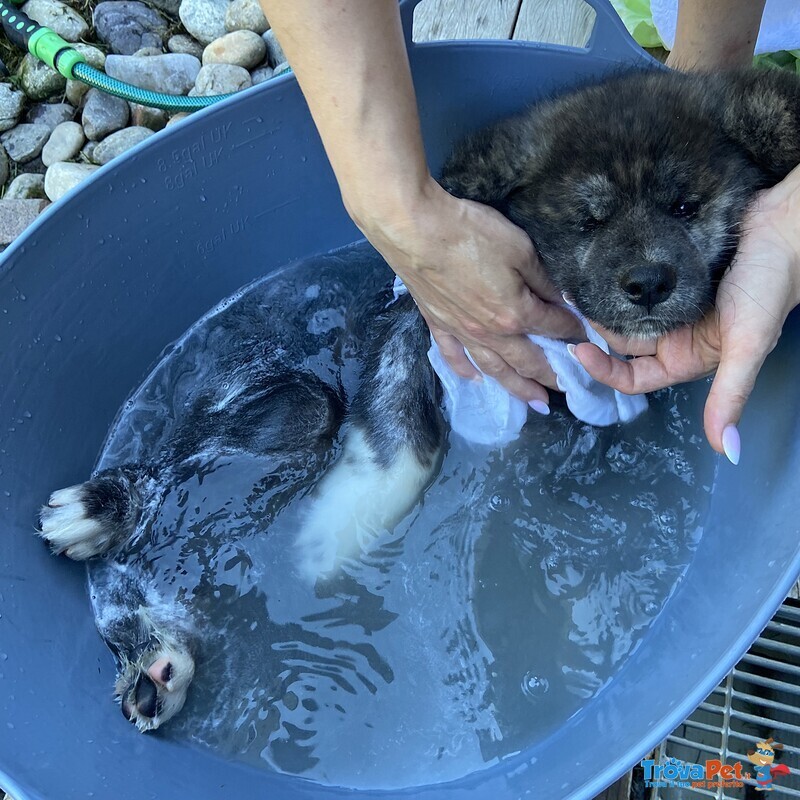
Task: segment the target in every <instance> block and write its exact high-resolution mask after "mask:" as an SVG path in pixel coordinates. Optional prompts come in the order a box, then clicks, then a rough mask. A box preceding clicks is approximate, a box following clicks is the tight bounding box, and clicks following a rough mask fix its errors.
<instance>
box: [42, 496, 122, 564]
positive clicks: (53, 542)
mask: <svg viewBox="0 0 800 800" xmlns="http://www.w3.org/2000/svg"><path fill="white" fill-rule="evenodd" d="M83 493H84V489H83V484H78V485H77V486H70V487H69V488H67V489H59V490H58V491H57V492H53V494H52V495H50V500H49V501H48V503H47V505H46V506H44V507H43V508H42V510H41V512H40V514H39V523H40V528H41V530H39V531H38V534H39V535H40V536H41V537H42V538H43V539H44V540H45V541H46V542H47V543H48V544H49V545H50V547H51V548H52V549H53V552H54V553H56V554H60V553H64V554H65V555H67V556H69V557H70V558H74V559H75V560H77V561H81V560H83V559H87V558H91V557H92V556H96V555H98V554H99V553H102V552H103V551H104V550H105V549H106V546H107V544H108V537H107V536H106V535H104V533H103V525H102V524H101V523H100V522H99V521H98V520H96V519H92V518H91V517H89V516H88V512H87V509H86V505H85V503H84V501H83Z"/></svg>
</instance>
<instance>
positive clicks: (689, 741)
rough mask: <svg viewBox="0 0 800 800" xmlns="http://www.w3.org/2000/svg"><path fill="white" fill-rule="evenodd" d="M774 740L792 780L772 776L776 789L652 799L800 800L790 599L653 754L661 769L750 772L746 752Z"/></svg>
mask: <svg viewBox="0 0 800 800" xmlns="http://www.w3.org/2000/svg"><path fill="white" fill-rule="evenodd" d="M768 737H772V738H773V739H774V740H775V741H776V742H780V743H781V744H782V745H783V750H782V751H776V757H775V763H776V764H779V763H780V764H785V765H786V766H787V767H788V768H789V769H790V770H791V774H790V775H782V776H780V777H777V778H775V781H774V783H773V791H771V792H769V793H766V792H763V791H757V790H756V788H755V787H756V783H755V781H754V780H752V779H751V780H745V781H744V783H745V786H744V787H741V788H722V787H719V788H716V789H714V790H710V789H701V788H679V787H669V788H653V789H652V790H651V795H650V798H651V800H695V799H696V798H698V797H711V798H715V800H754V799H755V798H759V797H768V798H770V800H785V798H800V604H798V603H797V602H796V601H794V600H787V601H786V602H785V603H784V604H783V605H782V606H781V608H780V610H779V611H778V613H777V614H776V615H775V616H774V617H773V618H772V621H771V622H770V623H769V624H768V625H767V627H766V628H765V629H764V631H763V632H762V634H761V636H759V638H758V639H757V640H756V642H755V644H754V645H753V646H752V647H751V648H750V650H749V651H748V653H747V655H745V656H744V657H743V658H742V660H741V661H740V662H739V663H738V664H737V665H736V667H735V668H734V669H733V671H732V672H731V673H730V674H729V675H728V676H727V677H726V678H725V680H724V681H723V682H722V683H721V684H720V685H719V686H717V688H716V689H714V691H713V692H712V693H711V694H710V695H709V696H708V697H707V698H706V700H705V702H703V703H702V704H701V705H700V707H699V708H698V709H697V710H696V711H695V712H694V713H693V714H692V715H691V716H690V717H689V718H688V719H687V720H686V721H685V722H684V723H683V724H682V725H681V726H680V727H678V728H677V729H676V730H674V731H673V732H672V734H671V735H670V736H669V737H668V738H667V740H666V741H665V742H663V743H662V744H661V745H660V746H659V747H658V748H657V750H656V752H655V761H656V763H658V764H663V763H666V762H667V760H668V759H671V758H672V759H676V760H677V761H678V762H679V763H684V764H687V763H688V764H696V763H704V762H705V761H706V759H714V758H718V759H720V760H722V761H723V762H725V763H727V764H731V765H734V764H735V763H736V762H737V761H740V762H741V763H742V765H743V766H744V768H745V769H746V768H747V767H748V766H749V765H750V762H749V761H748V759H747V755H746V753H747V751H748V750H752V749H754V748H755V746H756V742H757V741H759V740H764V739H766V738H768Z"/></svg>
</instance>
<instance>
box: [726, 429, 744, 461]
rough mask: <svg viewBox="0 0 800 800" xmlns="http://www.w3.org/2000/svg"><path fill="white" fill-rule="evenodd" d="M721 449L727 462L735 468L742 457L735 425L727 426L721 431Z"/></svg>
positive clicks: (737, 430)
mask: <svg viewBox="0 0 800 800" xmlns="http://www.w3.org/2000/svg"><path fill="white" fill-rule="evenodd" d="M722 449H723V450H724V451H725V455H726V456H727V458H728V461H730V462H731V464H733V466H734V467H735V466H736V465H737V464H738V463H739V459H740V458H741V455H742V440H741V437H740V436H739V429H738V428H737V427H736V426H735V425H727V426H726V427H725V430H724V431H722Z"/></svg>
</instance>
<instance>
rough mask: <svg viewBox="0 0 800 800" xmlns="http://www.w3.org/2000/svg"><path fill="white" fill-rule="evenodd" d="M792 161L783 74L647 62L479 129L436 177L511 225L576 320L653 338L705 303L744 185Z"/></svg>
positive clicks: (749, 191) (766, 182)
mask: <svg viewBox="0 0 800 800" xmlns="http://www.w3.org/2000/svg"><path fill="white" fill-rule="evenodd" d="M799 162H800V79H798V77H797V76H796V75H795V74H793V73H789V72H785V71H781V70H763V71H756V70H747V71H742V72H737V73H731V74H723V75H688V74H682V73H676V72H666V71H654V72H641V73H634V74H630V73H629V74H626V75H621V76H618V77H615V78H612V79H611V80H607V81H604V82H603V83H601V84H599V85H596V86H591V87H588V88H585V89H583V90H581V91H577V92H574V93H572V94H569V95H567V96H565V97H561V98H557V99H555V100H553V101H551V102H548V103H543V104H540V105H537V106H536V107H534V108H533V109H531V111H530V112H528V113H527V114H524V115H523V116H520V117H519V118H517V119H514V120H506V121H503V122H500V123H499V124H498V125H496V126H495V127H493V128H490V129H489V130H485V131H482V132H480V133H478V134H477V135H476V136H474V137H472V138H471V139H469V140H468V141H467V142H465V143H464V144H463V145H461V146H460V147H459V148H458V149H457V150H456V152H455V153H454V154H453V155H452V156H451V158H450V159H449V161H448V162H447V164H446V166H445V169H444V176H443V181H442V182H443V184H444V186H445V188H447V189H448V190H449V191H450V192H452V193H453V194H455V195H457V196H459V197H464V198H469V199H471V200H477V201H479V202H482V203H487V204H490V205H493V206H495V207H496V208H498V209H499V210H500V211H502V212H503V213H504V214H506V215H507V216H508V217H509V218H510V219H511V220H513V221H514V222H515V223H516V224H517V225H519V226H520V227H521V228H523V229H524V230H525V231H526V232H527V233H528V235H529V236H530V237H531V239H532V240H533V243H534V245H535V246H536V250H537V251H538V253H539V256H540V258H541V260H542V263H543V265H544V267H545V269H546V270H547V272H548V274H549V276H550V278H551V279H552V281H553V283H554V284H555V285H556V286H557V287H558V289H560V290H561V291H562V292H565V293H566V294H568V295H569V296H571V298H572V299H574V301H575V303H576V305H577V307H578V309H579V310H580V311H581V313H583V314H584V316H586V317H588V318H589V319H590V320H592V321H594V322H596V323H599V324H600V325H602V326H604V327H605V328H607V329H609V330H611V331H613V332H614V333H617V334H621V335H623V336H628V337H633V338H652V337H657V336H661V335H663V334H665V333H667V332H668V331H671V330H674V329H675V328H678V327H681V326H682V325H686V324H688V323H692V322H696V321H697V320H698V319H700V317H702V316H703V315H704V314H705V312H706V311H708V310H709V308H710V307H711V306H712V304H713V301H714V297H715V290H716V284H717V282H718V281H719V278H720V277H721V274H722V273H723V272H724V270H725V268H726V267H727V266H728V265H729V264H730V262H731V259H732V257H733V255H734V253H735V252H736V246H737V243H738V239H739V235H740V232H741V231H740V226H741V221H742V218H743V216H744V212H745V210H746V208H747V206H748V204H749V203H750V201H751V200H752V198H753V195H754V194H755V192H756V191H757V190H759V189H763V188H766V187H769V186H772V185H773V184H775V183H777V182H778V181H780V180H781V179H782V178H784V177H785V176H786V175H787V173H788V172H790V171H791V170H792V169H793V168H794V167H795V166H796V165H797V164H798V163H799Z"/></svg>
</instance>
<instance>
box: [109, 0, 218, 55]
mask: <svg viewBox="0 0 800 800" xmlns="http://www.w3.org/2000/svg"><path fill="white" fill-rule="evenodd" d="M114 1H115V2H119V0H114ZM228 3H229V0H182V2H181V7H180V11H179V12H178V15H179V16H180V19H181V22H182V23H183V26H184V28H186V30H187V31H189V33H190V34H191V35H192V36H194V38H195V39H197V41H198V42H201V43H202V44H211V42H213V41H214V39H219V37H220V36H224V35H225V33H226V32H227V31H226V30H225V12H226V11H227V10H228Z"/></svg>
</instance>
